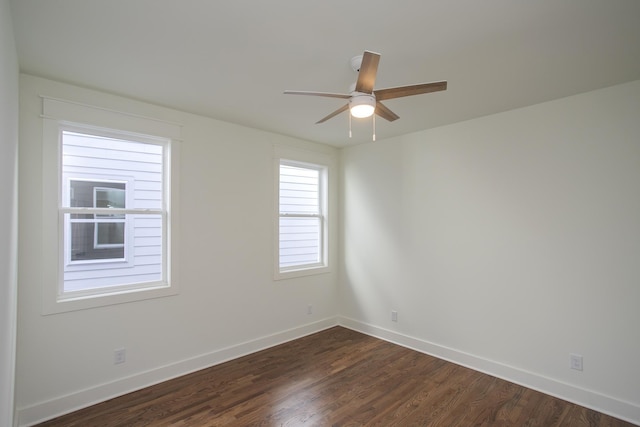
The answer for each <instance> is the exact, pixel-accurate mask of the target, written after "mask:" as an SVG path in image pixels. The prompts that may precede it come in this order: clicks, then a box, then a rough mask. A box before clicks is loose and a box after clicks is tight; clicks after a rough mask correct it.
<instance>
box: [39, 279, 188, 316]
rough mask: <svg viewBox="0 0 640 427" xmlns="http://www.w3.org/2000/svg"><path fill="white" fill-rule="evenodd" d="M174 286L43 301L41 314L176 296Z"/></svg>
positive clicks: (176, 291) (176, 292)
mask: <svg viewBox="0 0 640 427" xmlns="http://www.w3.org/2000/svg"><path fill="white" fill-rule="evenodd" d="M177 294H178V290H177V288H176V287H175V286H168V285H161V286H155V287H149V288H136V289H127V290H120V291H115V292H110V293H101V294H95V295H82V296H80V295H79V296H71V297H60V298H58V299H56V300H49V301H44V304H43V308H42V312H43V314H44V315H48V314H57V313H66V312H70V311H78V310H86V309H90V308H97V307H104V306H108V305H115V304H124V303H128V302H134V301H142V300H148V299H153V298H162V297H167V296H172V295H177Z"/></svg>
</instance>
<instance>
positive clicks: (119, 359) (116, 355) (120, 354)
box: [113, 348, 127, 365]
mask: <svg viewBox="0 0 640 427" xmlns="http://www.w3.org/2000/svg"><path fill="white" fill-rule="evenodd" d="M126 360H127V350H126V349H124V348H119V349H117V350H113V364H114V365H120V364H121V363H124V362H125V361H126Z"/></svg>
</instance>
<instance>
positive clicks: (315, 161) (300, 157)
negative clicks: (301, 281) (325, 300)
mask: <svg viewBox="0 0 640 427" xmlns="http://www.w3.org/2000/svg"><path fill="white" fill-rule="evenodd" d="M283 163H284V164H287V165H291V166H298V167H302V168H309V169H316V170H318V171H320V176H319V179H320V183H319V184H320V195H319V198H320V200H319V204H320V206H319V207H320V214H319V215H318V217H319V218H321V226H320V227H321V232H320V233H321V237H320V252H321V261H320V262H319V263H314V264H305V265H302V266H291V267H284V268H281V267H280V218H281V213H280V165H281V164H283ZM332 163H333V162H332V159H331V158H330V157H329V156H328V155H325V154H321V153H316V152H312V151H303V150H296V149H290V148H285V147H275V149H274V163H273V164H274V182H275V186H274V193H275V196H274V239H273V240H274V267H273V277H274V280H283V279H289V278H294V277H303V276H310V275H317V274H323V273H329V272H331V271H332V268H331V267H332V262H331V261H330V258H331V251H330V246H331V239H330V236H331V228H330V227H331V214H330V212H331V211H330V202H329V201H330V192H331V191H332V190H331V184H330V183H331V180H332V179H333V178H332V173H333V172H332V170H333V165H332ZM287 216H300V217H302V216H305V217H308V216H309V215H306V214H304V215H303V214H289V215H287ZM312 216H314V217H315V215H312Z"/></svg>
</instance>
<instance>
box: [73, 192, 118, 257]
mask: <svg viewBox="0 0 640 427" xmlns="http://www.w3.org/2000/svg"><path fill="white" fill-rule="evenodd" d="M125 196H126V183H123V182H108V181H84V180H70V182H69V206H70V207H83V208H119V209H124V208H126V199H125ZM125 220H126V217H125V215H124V214H115V215H106V214H71V215H70V220H69V222H70V227H69V241H70V244H69V245H67V248H66V249H67V251H69V254H68V256H69V260H70V262H74V261H91V260H98V259H117V260H123V259H124V242H125Z"/></svg>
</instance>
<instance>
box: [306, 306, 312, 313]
mask: <svg viewBox="0 0 640 427" xmlns="http://www.w3.org/2000/svg"><path fill="white" fill-rule="evenodd" d="M307 314H313V306H312V305H311V304H309V305H308V306H307Z"/></svg>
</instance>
